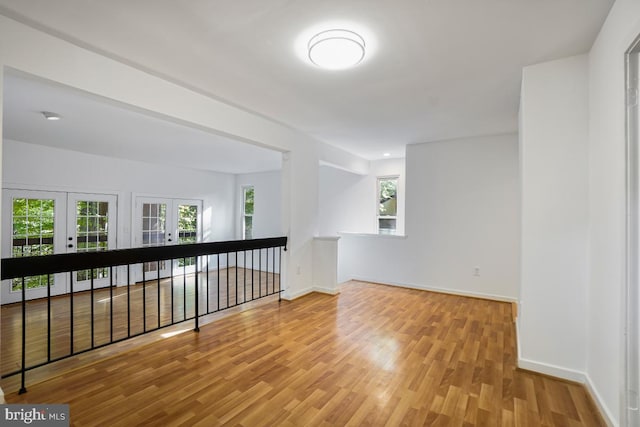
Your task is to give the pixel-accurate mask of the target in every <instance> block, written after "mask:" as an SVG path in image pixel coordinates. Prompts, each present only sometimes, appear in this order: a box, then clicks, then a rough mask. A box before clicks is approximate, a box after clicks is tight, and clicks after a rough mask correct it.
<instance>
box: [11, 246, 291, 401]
mask: <svg viewBox="0 0 640 427" xmlns="http://www.w3.org/2000/svg"><path fill="white" fill-rule="evenodd" d="M286 245H287V238H286V237H274V238H266V239H253V240H238V241H226V242H209V243H191V244H182V245H173V246H158V247H147V248H134V249H119V250H110V251H101V252H82V253H69V254H56V255H44V256H34V257H18V258H5V259H2V271H1V278H2V280H7V279H10V280H11V282H10V283H8V284H7V283H3V284H2V286H12V287H16V288H20V289H18V290H17V292H18V293H19V296H20V300H19V302H16V303H13V304H7V305H4V306H3V307H2V315H3V322H5V321H9V322H11V324H12V325H13V327H12V328H11V329H9V333H7V332H6V331H7V330H8V329H7V328H5V332H3V335H2V346H1V347H2V358H0V359H1V360H2V376H1V377H2V378H6V377H10V376H13V375H17V374H20V375H21V387H20V391H19V393H24V392H26V387H25V377H26V372H27V371H30V370H32V369H35V368H38V367H41V366H44V365H47V364H49V363H53V362H57V361H59V360H62V359H66V358H68V357H71V356H75V355H78V354H80V353H84V352H87V351H90V350H94V349H97V348H101V347H105V346H107V345H110V344H114V343H117V342H121V341H124V340H127V339H129V338H133V337H136V336H140V335H142V334H145V333H148V332H152V331H157V330H159V329H162V328H166V327H168V326H172V325H176V324H178V323H182V322H185V321H188V320H193V321H194V327H193V330H194V331H196V332H198V331H199V319H200V317H202V316H204V315H208V314H212V313H216V312H219V311H222V310H226V309H229V308H232V307H235V306H238V305H241V304H244V303H247V302H251V301H253V300H256V299H260V298H264V297H267V296H271V295H275V294H278V295H279V296H280V294H281V293H282V286H281V279H280V271H281V268H282V250H283V249H284V250H285V251H286ZM98 269H100V270H98ZM105 269H108V274H107V275H106V276H107V277H106V278H102V279H100V278H99V277H96V272H98V271H100V272H101V273H100V274H99V276H100V277H103V276H104V275H105V274H104V270H105ZM80 272H82V275H79V274H78V273H80ZM163 272H164V274H163ZM44 275H46V283H47V286H46V296H43V297H42V298H37V299H30V300H28V299H27V297H28V292H30V291H28V290H27V282H26V280H25V278H28V277H33V276H44ZM87 275H88V276H89V277H90V279H88V280H84V281H79V280H78V278H79V277H83V278H86V277H87ZM151 276H154V277H151ZM65 278H66V279H67V280H68V286H67V287H66V288H65V289H64V291H62V292H61V291H60V290H58V291H57V292H55V295H54V294H53V293H52V285H53V282H54V281H61V280H63V279H65ZM41 292H42V291H41ZM279 299H280V298H279ZM5 317H6V319H4V318H5ZM17 319H19V320H17Z"/></svg>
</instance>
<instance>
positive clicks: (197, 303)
mask: <svg viewBox="0 0 640 427" xmlns="http://www.w3.org/2000/svg"><path fill="white" fill-rule="evenodd" d="M195 258H196V265H197V264H198V257H197V256H196V257H195ZM185 264H186V259H185ZM194 280H195V292H194V293H195V298H194V304H195V314H196V315H195V319H196V327H195V328H194V329H193V331H194V332H200V326H199V325H198V320H199V319H198V316H199V310H198V308H199V306H200V299H199V295H198V287H199V286H198V271H197V269H196V274H195V279H194Z"/></svg>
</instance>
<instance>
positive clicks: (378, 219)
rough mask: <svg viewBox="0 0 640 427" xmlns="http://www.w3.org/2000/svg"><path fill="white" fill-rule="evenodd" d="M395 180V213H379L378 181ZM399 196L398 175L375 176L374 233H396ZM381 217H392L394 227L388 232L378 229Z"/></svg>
mask: <svg viewBox="0 0 640 427" xmlns="http://www.w3.org/2000/svg"><path fill="white" fill-rule="evenodd" d="M390 180H395V181H396V214H395V215H380V182H381V181H390ZM399 198H400V175H382V176H378V177H376V233H377V234H382V235H396V234H397V233H398V206H399ZM381 219H392V220H394V221H395V228H394V229H393V230H391V231H390V232H382V231H381V229H380V220H381Z"/></svg>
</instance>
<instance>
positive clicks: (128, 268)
mask: <svg viewBox="0 0 640 427" xmlns="http://www.w3.org/2000/svg"><path fill="white" fill-rule="evenodd" d="M142 269H143V270H144V265H143V266H142ZM129 337H131V265H130V264H127V338H129Z"/></svg>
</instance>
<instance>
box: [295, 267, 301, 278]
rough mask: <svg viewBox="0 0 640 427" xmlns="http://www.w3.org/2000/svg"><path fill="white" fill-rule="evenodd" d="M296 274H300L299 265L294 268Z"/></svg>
mask: <svg viewBox="0 0 640 427" xmlns="http://www.w3.org/2000/svg"><path fill="white" fill-rule="evenodd" d="M296 274H297V275H298V276H299V275H300V266H298V268H297V269H296Z"/></svg>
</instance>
